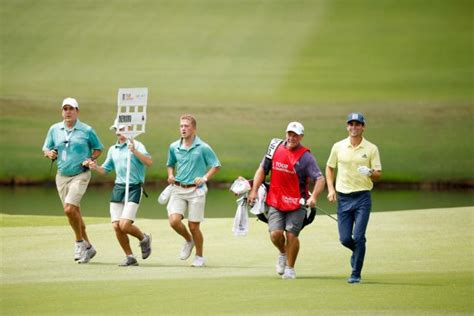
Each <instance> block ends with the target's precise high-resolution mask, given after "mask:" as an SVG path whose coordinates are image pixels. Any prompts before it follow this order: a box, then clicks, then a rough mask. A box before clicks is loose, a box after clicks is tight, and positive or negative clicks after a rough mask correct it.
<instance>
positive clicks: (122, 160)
mask: <svg viewBox="0 0 474 316" xmlns="http://www.w3.org/2000/svg"><path fill="white" fill-rule="evenodd" d="M134 143H135V149H136V150H138V151H139V152H141V153H142V154H144V155H145V156H148V157H150V154H149V153H148V152H147V151H146V148H145V146H144V145H143V144H142V143H140V142H139V141H137V140H134ZM127 154H128V146H127V143H123V144H120V143H119V142H117V143H116V144H115V145H112V146H110V148H109V151H108V152H107V158H106V159H105V162H104V164H103V165H102V167H103V168H104V169H105V171H106V172H110V171H112V170H115V174H116V177H115V183H117V184H125V183H126V181H125V180H126V176H127ZM129 183H130V184H138V183H145V165H144V164H143V162H141V161H140V159H138V158H137V156H135V155H134V154H131V159H130V182H129Z"/></svg>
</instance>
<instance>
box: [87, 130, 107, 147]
mask: <svg viewBox="0 0 474 316" xmlns="http://www.w3.org/2000/svg"><path fill="white" fill-rule="evenodd" d="M89 143H90V145H91V148H92V150H102V149H104V145H102V143H101V142H100V139H99V137H98V136H97V133H96V132H95V130H94V129H93V128H92V127H91V129H90V130H89Z"/></svg>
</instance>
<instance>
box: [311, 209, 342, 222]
mask: <svg viewBox="0 0 474 316" xmlns="http://www.w3.org/2000/svg"><path fill="white" fill-rule="evenodd" d="M316 208H317V209H318V210H320V211H321V212H323V213H324V214H326V215H327V216H329V217H331V218H332V219H333V220H335V221H336V222H337V218H335V217H334V216H332V215H331V214H329V213H328V212H326V211H325V210H323V209H322V208H320V207H318V206H316Z"/></svg>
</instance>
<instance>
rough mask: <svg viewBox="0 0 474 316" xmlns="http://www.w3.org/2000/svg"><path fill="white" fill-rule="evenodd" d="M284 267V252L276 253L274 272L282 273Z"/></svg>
mask: <svg viewBox="0 0 474 316" xmlns="http://www.w3.org/2000/svg"><path fill="white" fill-rule="evenodd" d="M285 267H286V254H284V255H278V260H277V264H276V272H277V273H278V274H279V275H282V274H283V273H284V272H285Z"/></svg>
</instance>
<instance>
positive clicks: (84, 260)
mask: <svg viewBox="0 0 474 316" xmlns="http://www.w3.org/2000/svg"><path fill="white" fill-rule="evenodd" d="M96 254H97V251H96V250H95V248H94V247H92V245H90V246H89V249H86V252H85V253H84V257H82V258H81V259H79V261H77V262H78V263H88V262H89V261H91V259H92V258H94V256H95V255H96Z"/></svg>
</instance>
